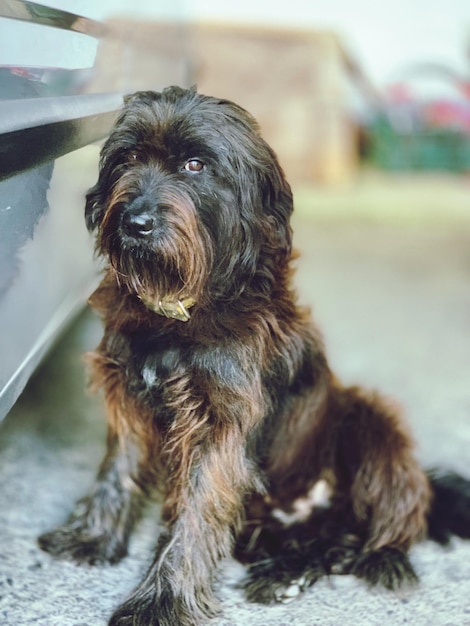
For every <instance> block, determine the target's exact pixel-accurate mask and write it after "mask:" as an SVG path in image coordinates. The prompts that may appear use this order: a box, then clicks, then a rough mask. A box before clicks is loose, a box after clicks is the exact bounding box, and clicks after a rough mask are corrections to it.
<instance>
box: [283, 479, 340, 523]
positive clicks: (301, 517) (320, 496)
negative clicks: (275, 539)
mask: <svg viewBox="0 0 470 626" xmlns="http://www.w3.org/2000/svg"><path fill="white" fill-rule="evenodd" d="M331 495H332V489H331V487H330V485H329V484H328V483H327V482H326V480H324V479H321V480H318V481H317V482H316V483H315V484H314V485H313V487H311V489H309V491H308V492H307V495H306V496H304V497H303V498H297V500H294V501H293V502H292V511H291V512H287V511H284V509H279V508H276V509H273V510H272V516H273V517H275V518H276V519H277V520H279V521H280V522H281V523H282V524H284V526H291V525H292V524H295V523H297V522H303V521H305V520H306V519H307V518H308V517H309V516H310V515H311V514H312V511H313V510H314V509H315V508H319V509H327V508H328V507H329V506H330V498H331Z"/></svg>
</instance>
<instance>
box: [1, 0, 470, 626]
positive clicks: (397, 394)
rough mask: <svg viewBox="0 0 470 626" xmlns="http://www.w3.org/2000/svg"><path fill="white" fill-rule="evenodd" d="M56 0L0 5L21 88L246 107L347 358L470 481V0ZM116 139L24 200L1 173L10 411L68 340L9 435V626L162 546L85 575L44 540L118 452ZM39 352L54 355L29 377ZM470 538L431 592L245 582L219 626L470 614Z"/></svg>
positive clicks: (4, 609)
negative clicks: (110, 254) (107, 324)
mask: <svg viewBox="0 0 470 626" xmlns="http://www.w3.org/2000/svg"><path fill="white" fill-rule="evenodd" d="M45 4H46V5H48V7H44V6H42V7H39V8H38V6H37V5H31V3H27V2H21V1H19V0H0V17H1V16H2V15H3V16H5V15H7V16H8V15H10V17H11V14H12V13H14V14H15V21H13V20H12V19H3V20H2V19H0V41H1V47H0V100H2V98H8V97H10V98H12V97H13V98H16V99H19V98H28V99H31V98H37V99H43V100H44V102H45V103H46V105H47V103H48V102H52V101H48V100H47V98H51V97H52V98H55V97H60V98H63V97H64V96H65V97H68V96H69V97H76V96H80V97H83V96H93V97H94V96H97V95H98V94H102V93H108V92H111V93H117V94H125V93H129V92H132V91H135V90H139V89H155V90H160V89H162V88H163V87H165V86H167V85H170V84H179V85H182V86H190V85H197V87H198V89H199V90H200V91H201V92H203V93H206V94H208V95H214V96H220V97H225V98H229V99H232V100H234V101H236V102H237V103H239V104H241V105H242V106H244V107H245V108H247V109H248V110H249V111H250V112H251V113H252V114H253V115H254V116H255V117H256V118H257V119H258V121H259V123H260V126H261V130H262V134H263V135H264V137H265V138H266V139H267V141H268V142H269V143H270V144H271V145H272V146H273V148H274V149H275V151H276V152H277V154H278V156H279V160H280V162H281V164H282V165H283V167H284V169H285V171H286V174H287V177H288V179H289V181H290V182H291V184H292V187H293V191H294V198H295V213H294V218H293V227H294V242H295V245H296V246H297V247H298V248H299V249H300V251H301V253H302V256H301V258H300V260H299V261H298V272H297V274H296V278H295V280H296V284H297V288H298V292H299V298H300V300H301V301H302V302H303V303H307V304H308V305H311V306H312V308H313V313H314V316H315V318H316V320H317V322H318V323H319V326H320V327H321V329H322V331H323V333H324V336H325V341H326V345H327V353H328V355H329V359H330V363H331V365H332V368H333V369H334V370H335V371H336V372H337V373H338V374H339V376H340V377H341V378H342V379H343V380H344V381H345V382H347V383H361V384H365V385H366V386H368V387H376V388H379V389H380V390H381V391H382V392H383V393H385V394H386V395H390V396H392V397H393V398H394V400H395V401H396V402H398V403H399V404H400V405H401V406H402V407H403V409H404V411H405V412H406V414H407V416H408V420H409V422H410V424H411V426H412V429H413V432H414V434H415V438H416V440H417V442H418V447H417V454H418V455H419V458H420V460H421V461H422V462H423V463H424V464H425V465H426V466H435V465H443V466H446V467H451V468H453V469H455V470H457V471H460V472H461V473H463V474H465V475H466V476H469V461H470V458H469V452H468V451H469V449H470V419H469V414H470V385H469V372H470V4H469V3H468V1H467V0H410V1H409V2H407V3H400V2H397V1H396V0H382V2H375V1H372V0H356V1H354V2H352V1H350V0H329V1H328V2H324V3H319V2H312V1H311V0H289V2H283V3H281V2H277V3H276V2H272V1H271V2H268V1H267V0H251V1H249V0H238V1H237V2H222V1H221V0H198V2H193V1H191V2H190V1H189V0H171V1H170V0H166V1H163V0H139V1H138V2H131V1H130V0H100V1H99V2H97V1H96V0H55V1H54V2H53V1H52V0H50V1H49V0H48V1H47V2H45ZM25 7H27V8H25ZM53 9H60V10H61V11H68V12H70V13H72V14H74V15H72V16H70V15H59V14H57V13H56V12H55V11H54V10H53ZM22 11H23V13H22ZM18 15H19V16H20V17H18ZM21 16H23V17H21ZM31 16H33V18H34V19H31ZM77 16H79V17H77ZM80 16H82V17H80ZM34 21H35V22H36V23H32V22H34ZM52 21H54V25H55V26H57V25H58V24H60V27H58V28H51V27H49V26H50V24H51V22H52ZM38 22H41V25H40V24H39V23H38ZM48 24H49V26H48ZM90 35H91V36H90ZM12 86H14V90H16V91H14V92H13V91H12ZM13 93H14V95H12V94H13ZM1 104H2V103H1V102H0V105H1ZM88 117H90V115H88ZM1 122H2V120H1V117H0V126H1ZM107 124H109V120H107V122H106V124H104V125H103V127H102V133H101V134H102V135H104V134H106V132H107V130H108V125H107ZM99 145H100V144H99V143H96V142H92V143H91V144H90V145H87V146H85V147H82V148H80V149H78V150H75V151H72V152H70V153H68V154H65V155H63V156H60V157H59V158H57V159H56V160H55V163H54V167H53V171H52V167H50V168H49V169H48V168H47V167H46V165H43V166H42V167H44V168H45V170H43V177H42V178H41V180H42V183H41V189H42V191H41V193H40V194H39V193H38V191H37V186H35V187H34V189H35V191H34V193H33V192H31V193H29V195H26V196H24V194H23V195H22V194H21V190H24V188H25V185H24V179H18V178H17V177H15V176H13V178H7V179H6V181H2V182H0V198H2V201H1V202H0V419H1V417H2V415H3V414H4V413H6V412H7V411H8V410H9V409H10V407H11V406H12V405H13V403H14V400H15V399H16V397H17V396H18V395H19V393H20V391H21V390H22V389H23V387H24V386H25V385H26V383H27V381H28V379H29V378H30V376H31V375H32V373H33V370H34V368H35V367H36V365H37V364H38V363H39V361H40V360H41V359H40V358H39V357H42V356H43V355H44V354H45V353H46V350H45V347H47V348H50V346H51V345H52V344H53V340H56V339H57V338H58V337H59V338H60V341H59V342H56V344H55V348H54V350H53V351H52V352H51V353H49V356H48V358H47V359H45V360H43V361H42V365H41V367H39V368H38V369H37V370H36V371H35V373H34V375H32V378H31V379H30V380H29V383H28V384H27V385H26V389H25V391H24V393H23V394H22V396H21V397H20V399H19V401H18V402H17V403H16V405H15V406H13V408H12V409H11V410H10V411H9V414H8V416H7V418H6V419H5V420H4V422H3V423H2V424H1V426H0V538H1V539H2V542H1V543H2V545H3V546H4V547H3V552H2V555H1V558H0V587H1V588H2V589H3V590H6V591H7V593H1V594H0V614H1V615H2V623H3V624H5V626H17V625H18V624H29V623H34V624H40V625H44V626H51V625H52V626H55V625H56V624H57V626H59V625H60V626H80V625H81V624H82V623H86V624H88V625H93V626H94V625H95V624H104V623H105V621H104V620H105V618H106V616H107V615H109V613H110V612H111V610H112V607H113V606H115V605H116V604H117V602H118V601H119V600H120V599H122V597H123V595H125V594H126V593H127V591H128V590H129V589H130V588H131V587H132V584H131V581H130V580H129V577H128V576H129V573H130V575H131V576H134V578H135V582H137V579H138V578H139V576H140V573H141V572H142V570H143V568H144V567H145V563H146V562H147V561H148V559H149V555H150V549H151V545H152V544H153V541H154V534H155V533H154V524H153V520H147V521H144V526H143V529H141V533H140V534H139V538H137V539H136V542H135V543H133V544H132V545H131V552H130V557H129V558H128V559H126V560H125V563H123V564H122V565H119V566H117V567H116V568H104V569H99V570H94V569H92V570H87V571H86V572H85V573H84V570H82V569H81V568H80V572H78V573H77V571H76V569H77V568H73V566H69V565H68V564H62V563H57V562H53V561H51V560H50V559H49V558H48V556H47V555H43V554H41V553H40V552H39V550H38V549H37V548H36V547H35V537H36V536H37V535H38V534H39V533H41V532H43V531H45V530H47V529H49V528H51V527H53V526H54V525H55V524H58V523H60V522H61V521H62V519H63V517H64V516H65V515H66V514H67V513H68V512H69V510H70V508H71V507H72V505H73V502H74V501H75V499H76V498H77V497H79V496H81V495H83V493H84V492H85V491H86V487H87V485H88V484H90V483H91V481H92V478H93V475H94V472H95V468H96V467H97V464H98V463H99V460H100V456H101V454H102V450H103V445H104V438H105V427H104V416H103V410H102V406H101V400H100V398H99V397H98V398H97V397H95V396H93V397H89V396H87V395H85V393H84V388H85V386H86V375H85V370H84V367H83V365H82V363H81V354H82V353H83V352H84V351H86V350H90V349H93V347H94V346H95V345H96V344H97V342H98V341H99V337H100V333H101V329H100V323H99V320H97V318H96V317H95V315H94V314H92V313H90V312H89V311H85V303H86V297H87V295H89V293H90V292H91V290H92V289H93V286H94V285H95V284H96V281H97V266H96V263H94V262H93V254H92V248H93V246H92V242H91V240H90V237H89V235H88V234H87V233H86V229H85V226H84V223H83V204H84V194H85V193H86V190H87V188H88V187H90V186H91V185H92V184H93V183H94V182H95V180H96V173H97V166H98V158H99ZM3 147H4V144H2V143H0V159H1V157H2V149H3ZM22 150H23V152H21V151H20V155H21V154H24V155H26V154H27V152H28V151H29V147H28V146H26V147H24V146H23V148H22ZM25 158H26V156H25ZM0 170H1V167H0ZM0 173H1V172H0ZM23 175H25V176H26V175H27V173H26V174H24V173H22V174H20V176H23ZM44 177H45V178H44ZM11 181H13V182H15V181H16V185H13V183H12V182H11ZM49 183H50V187H49V189H48V190H47V186H48V185H49ZM35 184H36V183H35ZM1 185H5V186H4V187H2V186H1ZM10 185H11V186H10ZM27 188H28V189H29V187H27ZM18 190H20V191H18ZM46 190H47V194H46ZM9 194H10V195H11V194H13V199H11V198H10V196H9ZM46 195H47V198H46ZM18 197H20V200H21V201H19V200H18ZM15 199H16V200H18V201H17V202H16V203H15ZM32 199H33V200H32ZM35 204H36V205H37V206H36V209H37V210H35V212H34V214H32V212H31V207H32V206H33V205H35ZM12 207H13V209H14V210H12ZM13 214H16V215H19V214H21V215H22V216H23V217H22V218H21V219H22V221H21V229H18V228H19V227H18V228H17V226H18V223H19V222H18V220H16V221H14V220H12V216H13ZM23 221H24V225H23ZM11 224H13V225H14V226H15V228H16V230H15V229H14V228H12V227H11ZM17 231H18V232H17ZM18 233H19V234H18ZM12 259H13V261H12ZM67 292H68V295H67V296H65V295H64V294H66V293H67ZM71 292H73V297H71V296H70V293H71ZM64 302H66V306H64ZM83 311H85V312H83ZM58 312H59V313H60V314H59V315H58ZM77 314H79V315H78V317H77ZM71 320H75V323H74V324H73V325H70V321H71ZM52 322H53V323H52ZM64 329H66V330H67V332H66V333H65V335H64V334H61V333H60V332H59V331H63V330H64ZM39 340H40V346H41V349H40V350H39V351H38V348H37V346H38V343H37V342H38V341H39ZM31 346H32V347H31ZM31 350H33V351H34V350H36V353H37V354H38V355H39V356H38V358H34V359H32V361H31V363H32V365H30V366H28V367H24V363H26V362H27V361H28V358H29V356H28V355H30V354H31ZM19 370H21V371H22V373H21V375H20V376H17V375H16V374H12V372H15V371H19ZM12 376H13V377H14V376H16V378H19V379H20V380H19V382H18V381H17V382H15V385H14V390H13V391H9V389H11V388H12V385H11V384H10V381H11V380H13V378H12ZM2 385H5V387H4V388H5V389H6V392H5V393H3V395H2V391H1V388H2ZM4 400H5V401H4ZM469 477H470V476H469ZM468 543H470V542H463V541H461V542H457V541H456V542H454V543H453V544H452V546H451V549H449V550H447V551H443V550H441V548H438V547H437V546H431V545H430V544H429V543H428V544H425V545H421V546H419V547H418V548H416V549H415V550H414V552H413V554H412V556H413V559H414V562H415V563H416V565H417V569H418V572H419V573H420V575H421V578H422V585H421V587H420V588H419V590H416V591H414V592H413V594H406V593H405V592H404V593H403V594H401V595H400V594H399V595H397V596H393V597H392V596H390V595H383V594H381V592H374V593H373V594H372V593H370V592H369V591H368V590H365V589H363V588H362V587H361V586H360V584H359V583H357V581H344V582H340V581H338V580H336V578H337V577H332V580H331V581H325V584H324V585H323V584H322V583H319V585H316V587H315V589H317V588H320V589H321V594H320V595H317V594H316V593H311V594H310V593H308V594H305V596H304V597H303V599H302V600H301V601H299V602H298V603H295V605H294V604H293V605H289V608H287V607H286V606H281V607H276V608H274V609H266V608H264V607H262V608H260V607H251V606H247V605H246V604H245V603H244V601H243V598H242V597H241V595H240V591H239V590H237V589H236V587H234V586H233V585H232V586H231V583H230V581H229V580H228V579H227V580H226V582H225V583H224V584H223V589H222V592H221V593H222V595H223V597H224V602H225V603H224V607H225V613H224V617H223V618H221V621H220V622H219V623H220V625H221V626H234V625H237V624H239V625H240V626H242V625H243V626H246V624H250V626H256V625H259V626H265V625H266V624H267V623H269V624H270V625H271V626H283V625H285V624H286V623H295V624H298V625H299V626H300V625H304V626H307V625H308V626H313V624H318V625H321V626H337V625H338V624H352V623H354V624H357V625H359V626H370V625H375V624H377V626H379V625H380V626H382V625H384V624H385V625H388V624H391V625H395V624H402V623H413V624H414V626H448V625H449V624H452V626H470V616H469V612H468V597H469V595H470V575H469V565H468V564H469V563H470V546H469V545H468ZM48 581H51V582H48ZM337 587H340V589H341V591H342V592H341V593H338V590H337ZM97 597H99V598H100V603H99V606H98V602H97V600H96V598H97ZM267 612H268V613H267ZM312 615H315V616H316V618H315V619H316V620H317V621H312V620H313V618H312Z"/></svg>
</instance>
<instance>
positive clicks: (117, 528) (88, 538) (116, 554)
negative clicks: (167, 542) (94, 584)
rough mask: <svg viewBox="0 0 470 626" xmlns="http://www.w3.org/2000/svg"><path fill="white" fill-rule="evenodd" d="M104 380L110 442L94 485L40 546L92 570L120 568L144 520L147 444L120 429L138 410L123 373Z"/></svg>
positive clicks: (140, 436)
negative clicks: (94, 567)
mask: <svg viewBox="0 0 470 626" xmlns="http://www.w3.org/2000/svg"><path fill="white" fill-rule="evenodd" d="M103 363H104V361H103ZM105 367H106V366H105V365H104V366H103V371H106V370H105ZM96 371H98V370H96ZM102 379H103V380H104V383H103V387H104V390H105V399H106V408H107V419H108V439H107V450H106V454H105V457H104V459H103V461H102V463H101V466H100V469H99V471H98V475H97V477H96V481H95V483H94V485H93V487H92V489H91V491H90V493H89V494H88V495H87V496H86V497H85V498H83V499H82V500H80V501H79V502H78V503H77V506H76V508H75V510H74V511H73V512H72V514H71V515H70V516H69V518H68V519H67V520H66V522H65V523H64V524H63V525H62V526H60V527H59V528H56V529H55V530H53V531H51V532H48V533H45V534H43V535H42V536H41V537H39V540H38V541H39V545H40V547H41V548H42V549H43V550H45V551H47V552H49V553H50V554H52V555H54V556H56V557H60V558H69V559H73V560H74V561H77V562H79V563H89V564H91V565H93V564H96V563H103V562H110V563H116V562H118V561H119V560H121V559H122V558H123V557H124V556H126V554H127V544H128V540H129V536H130V533H131V531H132V529H133V526H134V524H135V522H136V521H137V519H138V518H139V517H140V513H141V510H142V502H143V500H144V496H145V495H146V494H145V491H146V484H147V483H148V476H147V475H146V463H145V458H146V454H147V452H146V447H145V441H144V439H145V438H144V436H143V434H142V433H139V431H137V430H135V431H132V430H130V429H129V428H127V429H126V428H124V427H123V426H122V423H123V421H124V420H125V419H127V418H129V416H130V415H131V414H133V413H136V412H137V408H136V407H134V406H133V405H132V404H131V403H126V401H125V398H126V395H125V388H124V384H123V382H122V379H121V377H120V372H119V370H117V369H111V374H108V375H106V376H102ZM123 413H124V414H123ZM140 413H142V411H140Z"/></svg>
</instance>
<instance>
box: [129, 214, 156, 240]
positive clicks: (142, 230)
mask: <svg viewBox="0 0 470 626" xmlns="http://www.w3.org/2000/svg"><path fill="white" fill-rule="evenodd" d="M154 226H155V223H154V219H153V217H152V215H150V214H149V213H146V212H143V213H140V212H134V211H126V212H125V213H124V215H123V216H122V228H123V229H124V231H125V232H126V234H128V235H130V236H131V237H148V236H149V235H150V234H151V233H152V231H153V228H154Z"/></svg>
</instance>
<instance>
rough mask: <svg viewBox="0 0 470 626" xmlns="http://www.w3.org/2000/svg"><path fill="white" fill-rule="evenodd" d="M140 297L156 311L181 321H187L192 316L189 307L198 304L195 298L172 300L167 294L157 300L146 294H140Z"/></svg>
mask: <svg viewBox="0 0 470 626" xmlns="http://www.w3.org/2000/svg"><path fill="white" fill-rule="evenodd" d="M139 298H140V300H142V302H143V303H144V304H145V306H146V307H147V308H148V309H150V310H151V311H153V312H154V313H157V314H158V315H163V317H168V318H170V319H174V320H179V321H180V322H187V321H188V320H189V319H190V318H191V315H190V313H189V311H188V309H190V308H191V307H192V306H194V305H195V304H196V301H195V300H194V298H191V297H188V298H181V300H171V299H170V298H169V297H168V296H167V297H165V298H162V299H161V300H157V301H156V302H155V301H154V300H150V299H149V298H146V297H145V296H139Z"/></svg>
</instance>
